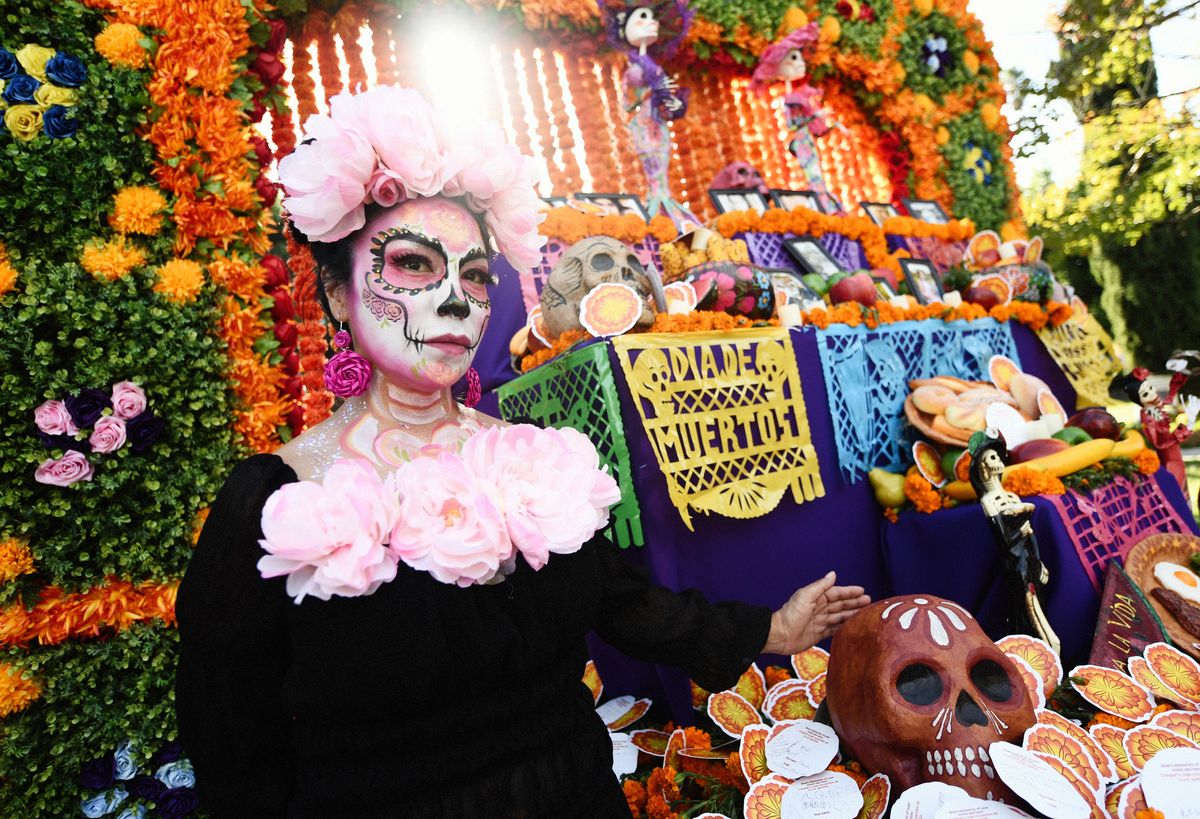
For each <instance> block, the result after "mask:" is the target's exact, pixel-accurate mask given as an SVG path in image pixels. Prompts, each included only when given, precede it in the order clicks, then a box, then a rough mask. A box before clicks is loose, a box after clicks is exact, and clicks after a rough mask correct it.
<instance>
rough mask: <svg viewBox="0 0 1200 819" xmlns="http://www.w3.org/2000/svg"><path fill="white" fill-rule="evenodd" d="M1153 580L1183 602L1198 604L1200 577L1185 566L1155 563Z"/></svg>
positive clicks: (1165, 562) (1199, 600) (1199, 599)
mask: <svg viewBox="0 0 1200 819" xmlns="http://www.w3.org/2000/svg"><path fill="white" fill-rule="evenodd" d="M1154 579H1155V580H1157V581H1158V582H1159V583H1161V584H1162V585H1163V588H1164V589H1169V590H1170V591H1173V592H1175V593H1176V594H1178V595H1179V596H1180V597H1182V598H1183V599H1184V600H1190V601H1192V602H1193V603H1200V577H1197V576H1196V573H1195V572H1193V571H1192V570H1191V569H1189V568H1188V567H1187V566H1180V565H1179V564H1178V563H1169V562H1167V561H1165V560H1164V561H1163V562H1162V563H1155V564H1154Z"/></svg>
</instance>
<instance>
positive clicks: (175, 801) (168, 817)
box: [154, 788, 200, 819]
mask: <svg viewBox="0 0 1200 819" xmlns="http://www.w3.org/2000/svg"><path fill="white" fill-rule="evenodd" d="M154 807H155V808H157V810H158V815H159V816H162V817H165V819H183V817H184V816H187V815H189V814H190V813H192V811H194V810H196V808H198V807H200V797H199V796H197V795H196V789H195V788H169V789H167V790H165V791H163V793H162V796H160V797H159V798H158V801H157V802H156V803H155V805H154Z"/></svg>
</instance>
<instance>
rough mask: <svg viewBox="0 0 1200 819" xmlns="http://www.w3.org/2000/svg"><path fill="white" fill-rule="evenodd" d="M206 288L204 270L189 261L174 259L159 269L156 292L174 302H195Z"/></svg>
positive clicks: (155, 284) (155, 285)
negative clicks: (202, 288) (204, 287)
mask: <svg viewBox="0 0 1200 819" xmlns="http://www.w3.org/2000/svg"><path fill="white" fill-rule="evenodd" d="M203 286H204V269H203V268H201V267H200V265H199V264H197V263H196V262H193V261H189V260H188V259H172V260H171V261H169V262H167V263H166V264H164V265H163V266H162V267H160V268H159V269H158V281H157V282H155V283H154V291H155V292H156V293H162V294H163V295H164V296H166V297H167V298H169V299H171V300H172V301H178V302H187V301H194V300H195V298H196V296H197V295H198V294H199V293H200V288H201V287H203Z"/></svg>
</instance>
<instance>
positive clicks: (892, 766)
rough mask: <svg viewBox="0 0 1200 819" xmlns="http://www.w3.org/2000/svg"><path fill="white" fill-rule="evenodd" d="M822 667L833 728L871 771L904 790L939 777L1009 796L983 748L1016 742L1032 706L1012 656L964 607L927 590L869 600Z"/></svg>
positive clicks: (980, 793) (974, 790) (984, 793)
mask: <svg viewBox="0 0 1200 819" xmlns="http://www.w3.org/2000/svg"><path fill="white" fill-rule="evenodd" d="M828 673H829V676H828V678H827V686H828V696H827V698H826V702H827V703H828V705H829V713H830V717H831V718H832V721H833V727H834V729H835V730H836V731H837V732H838V736H840V737H841V739H842V742H843V744H844V745H845V747H846V750H847V751H848V752H849V754H850V755H851V756H853V757H854V758H855V759H857V760H858V761H859V762H861V763H862V765H863V766H864V767H865V768H866V769H867V770H871V771H876V772H882V773H886V774H887V775H888V776H889V777H891V780H892V783H893V787H897V788H899V789H900V790H904V789H906V788H911V787H912V786H914V785H918V784H920V783H922V782H944V783H946V784H948V785H956V786H958V787H960V788H962V789H963V790H965V791H966V792H967V793H969V794H971V795H972V796H975V797H979V798H988V797H991V798H993V799H1003V800H1004V801H1005V802H1008V803H1010V804H1011V803H1012V802H1013V801H1014V800H1015V797H1014V795H1013V794H1012V793H1011V792H1010V791H1009V790H1008V788H1007V787H1006V786H1005V785H1004V783H1002V782H1001V781H1000V779H999V778H998V777H997V775H996V771H995V769H994V768H993V767H992V765H991V757H990V756H989V755H988V752H987V749H988V746H989V745H991V744H992V743H993V742H997V741H1005V742H1018V743H1019V742H1020V740H1021V737H1022V736H1023V735H1024V733H1025V729H1027V728H1029V727H1030V726H1031V725H1033V723H1034V713H1033V705H1032V703H1031V702H1030V700H1029V695H1028V693H1027V692H1026V690H1025V686H1024V684H1023V683H1022V680H1021V676H1020V674H1019V672H1018V671H1017V669H1016V667H1015V666H1014V665H1013V662H1012V660H1010V659H1009V658H1008V657H1006V656H1005V655H1004V653H1003V652H1002V651H1000V649H999V648H997V647H996V644H995V643H993V642H992V641H991V640H990V639H988V636H987V635H986V634H984V633H983V629H981V628H980V627H979V624H978V623H976V622H975V618H973V617H972V616H971V615H970V614H969V613H968V612H967V610H966V609H964V608H962V607H961V606H959V605H958V604H956V603H952V602H950V601H949V600H944V599H942V598H940V597H934V596H932V595H907V596H904V597H892V598H890V599H888V600H883V601H880V602H878V603H875V604H873V605H871V606H868V607H867V608H865V609H863V610H862V611H860V612H859V613H858V614H856V615H855V616H854V617H852V618H851V619H850V620H848V621H847V622H846V623H845V625H843V626H842V628H841V629H840V630H839V631H838V633H837V634H836V635H834V638H833V645H832V647H831V650H830V660H829V672H828Z"/></svg>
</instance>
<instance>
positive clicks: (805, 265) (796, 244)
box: [783, 236, 842, 279]
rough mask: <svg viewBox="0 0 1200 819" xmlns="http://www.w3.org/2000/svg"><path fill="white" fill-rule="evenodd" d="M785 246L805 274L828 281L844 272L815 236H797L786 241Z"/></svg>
mask: <svg viewBox="0 0 1200 819" xmlns="http://www.w3.org/2000/svg"><path fill="white" fill-rule="evenodd" d="M783 244H784V247H786V248H787V250H788V253H791V254H792V258H794V259H795V260H796V262H797V263H798V264H799V265H800V268H801V270H803V271H804V272H805V273H816V274H817V275H818V276H820V277H821V278H823V279H828V278H829V277H830V276H832V275H834V274H835V273H841V272H842V266H841V265H839V264H838V263H837V260H836V259H834V258H833V257H832V256H830V255H829V251H827V250H826V249H825V247H824V246H823V245H822V244H821V243H820V242H819V241H817V239H816V238H815V237H813V236H797V237H795V238H794V239H787V240H785V241H784V243H783Z"/></svg>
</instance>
